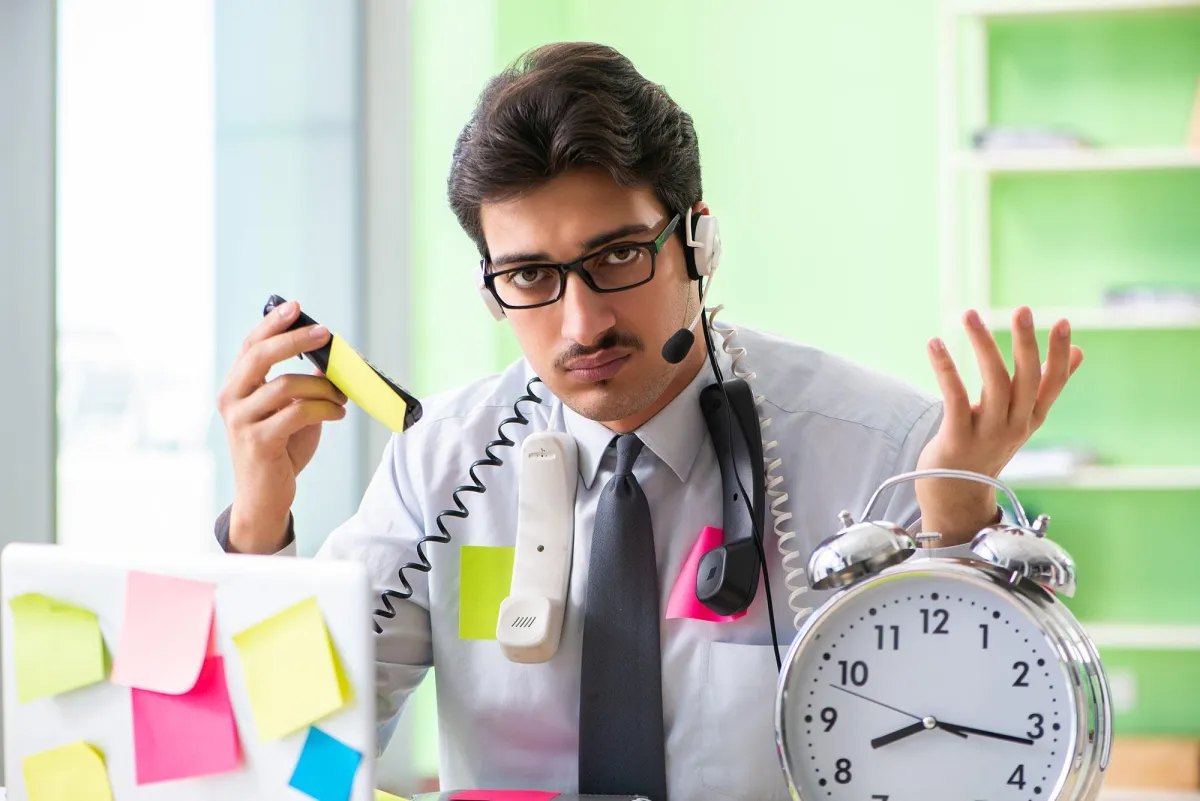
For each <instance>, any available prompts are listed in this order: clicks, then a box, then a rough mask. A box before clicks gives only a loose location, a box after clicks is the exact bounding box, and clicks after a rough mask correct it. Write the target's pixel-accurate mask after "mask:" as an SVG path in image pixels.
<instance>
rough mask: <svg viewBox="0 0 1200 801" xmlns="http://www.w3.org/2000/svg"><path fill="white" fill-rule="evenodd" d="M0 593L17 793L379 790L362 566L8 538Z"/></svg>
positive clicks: (9, 767) (133, 797) (7, 745)
mask: <svg viewBox="0 0 1200 801" xmlns="http://www.w3.org/2000/svg"><path fill="white" fill-rule="evenodd" d="M0 594H2V595H3V601H4V603H3V613H2V623H0V632H2V635H3V638H2V648H3V673H2V676H3V699H4V714H3V747H4V769H5V776H4V782H2V784H4V785H5V786H6V787H7V798H8V801H26V799H28V798H29V794H30V791H31V787H30V785H31V784H32V785H33V789H35V790H36V789H37V788H38V787H46V786H48V785H49V784H53V783H55V782H57V781H61V780H63V777H65V776H69V775H70V776H75V777H76V778H75V779H73V781H77V782H80V783H82V784H81V785H80V787H79V788H75V789H72V791H71V792H72V793H73V794H74V795H73V797H77V798H92V797H95V796H93V795H90V794H88V793H91V792H92V791H93V789H94V787H95V786H96V785H97V784H98V783H99V782H102V781H103V782H107V783H108V785H109V790H110V792H111V797H112V798H115V799H120V801H202V800H203V801H207V800H208V799H216V798H220V799H226V798H229V799H234V798H247V799H248V798H253V799H264V800H265V801H273V800H275V799H278V801H285V799H286V800H287V801H295V799H297V798H303V797H305V795H304V792H307V793H308V794H309V795H312V796H317V794H318V792H324V793H327V794H328V793H329V792H331V788H332V792H334V793H335V794H336V785H337V784H339V783H340V784H341V785H342V786H343V788H350V794H349V796H348V797H349V798H350V799H351V801H372V799H373V797H374V792H373V789H372V787H373V782H374V773H375V749H376V727H375V693H374V671H375V665H374V642H373V640H372V637H373V636H374V634H373V631H372V626H371V606H370V604H371V595H370V585H369V582H368V579H367V575H366V571H365V568H364V567H363V566H362V565H360V564H358V563H355V562H348V561H334V560H313V559H299V558H291V557H282V556H251V555H234V554H199V555H198V554H181V555H164V554H161V553H154V554H139V553H108V552H97V551H94V550H91V549H77V548H71V547H64V546H59V545H44V544H32V543H14V544H11V545H8V546H7V547H5V548H4V550H3V553H2V554H0ZM127 601H128V602H129V603H127ZM206 632H207V633H206ZM201 640H203V642H201ZM201 649H202V652H201ZM56 777H57V778H56ZM84 785H86V786H84ZM302 789H303V790H304V792H298V790H302ZM98 797H105V796H103V795H101V796H98ZM343 797H345V796H343Z"/></svg>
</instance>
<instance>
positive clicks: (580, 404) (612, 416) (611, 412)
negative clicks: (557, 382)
mask: <svg viewBox="0 0 1200 801" xmlns="http://www.w3.org/2000/svg"><path fill="white" fill-rule="evenodd" d="M623 384H625V382H623V381H619V380H617V379H608V380H606V381H595V382H589V383H588V384H586V385H584V386H572V387H569V388H566V389H565V390H564V391H563V392H562V393H561V394H560V393H558V392H556V393H555V394H556V395H558V397H559V399H560V400H561V401H562V402H563V403H564V404H566V405H567V406H568V407H570V409H571V410H572V411H574V412H575V413H576V414H578V415H580V416H581V417H586V418H587V419H589V420H595V421H596V422H598V423H607V422H612V421H614V420H623V419H625V418H626V417H631V416H632V415H635V414H637V413H638V412H641V411H642V410H643V409H645V408H646V406H647V403H646V402H645V400H644V399H642V398H639V397H638V395H639V394H640V393H634V392H630V391H629V389H628V388H626V387H624V386H622V385H623ZM552 389H553V388H552Z"/></svg>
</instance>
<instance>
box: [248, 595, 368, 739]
mask: <svg viewBox="0 0 1200 801" xmlns="http://www.w3.org/2000/svg"><path fill="white" fill-rule="evenodd" d="M233 644H234V645H235V646H236V647H237V650H238V655H239V656H240V657H241V661H242V672H243V674H244V676H245V682H246V691H247V693H248V694H249V695H250V707H251V709H252V710H253V711H254V725H255V728H256V729H257V731H258V739H259V740H261V741H263V742H266V741H268V740H274V739H278V738H279V737H283V736H285V735H288V734H291V733H293V732H296V731H299V730H300V729H303V728H304V727H305V726H308V725H310V724H312V723H315V722H317V721H318V720H320V719H321V718H323V717H325V716H327V715H329V714H331V713H333V712H336V711H337V710H339V709H341V708H342V707H343V706H345V705H346V704H347V703H349V701H350V698H351V694H352V693H351V688H350V682H349V679H348V678H347V676H346V673H345V670H344V669H343V668H342V663H341V660H340V659H338V656H337V651H336V649H335V648H334V647H333V640H332V639H331V638H330V636H329V630H328V629H326V628H325V618H324V617H322V616H321V607H320V606H318V605H317V599H316V598H309V599H308V600H306V601H301V602H300V603H298V604H296V605H295V606H292V607H289V608H288V609H285V610H283V611H282V612H280V613H279V614H277V615H274V616H273V617H270V618H268V619H266V620H264V621H263V622H261V623H258V624H256V625H254V626H252V627H250V628H248V629H246V630H245V631H242V632H239V633H238V634H235V635H234V636H233Z"/></svg>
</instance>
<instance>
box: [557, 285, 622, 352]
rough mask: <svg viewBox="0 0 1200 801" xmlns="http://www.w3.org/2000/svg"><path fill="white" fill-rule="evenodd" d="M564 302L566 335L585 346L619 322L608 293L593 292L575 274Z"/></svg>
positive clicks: (563, 330)
mask: <svg viewBox="0 0 1200 801" xmlns="http://www.w3.org/2000/svg"><path fill="white" fill-rule="evenodd" d="M559 303H561V304H562V306H563V308H562V335H563V337H564V338H565V339H570V340H572V341H574V342H578V343H579V344H580V345H583V346H584V347H588V346H590V345H593V344H595V343H596V340H598V339H599V338H600V336H601V335H602V334H603V333H604V332H605V331H608V330H609V329H610V328H612V327H613V325H615V324H616V316H615V315H614V314H613V313H612V309H611V308H610V307H609V304H608V302H607V301H606V300H605V296H604V295H601V294H598V293H596V292H593V291H592V288H591V287H589V286H588V285H587V284H586V283H584V280H583V279H582V278H580V277H579V276H578V275H576V274H575V273H569V274H568V275H567V286H566V289H565V292H564V293H563V297H562V299H561V300H559Z"/></svg>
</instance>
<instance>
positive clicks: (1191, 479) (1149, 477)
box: [1000, 466, 1200, 490]
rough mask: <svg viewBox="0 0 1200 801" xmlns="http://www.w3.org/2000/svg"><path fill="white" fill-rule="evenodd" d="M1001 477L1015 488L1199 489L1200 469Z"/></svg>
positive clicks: (1104, 468) (1133, 468)
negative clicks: (1042, 476) (1043, 476)
mask: <svg viewBox="0 0 1200 801" xmlns="http://www.w3.org/2000/svg"><path fill="white" fill-rule="evenodd" d="M1000 478H1001V479H1002V480H1003V481H1004V482H1005V483H1006V484H1008V485H1010V486H1011V487H1013V488H1014V489H1036V488H1055V489H1058V488H1062V489H1092V490H1163V489H1168V490H1191V489H1194V490H1200V467H1183V466H1180V467H1175V466H1168V467H1142V466H1129V467H1107V466H1088V467H1081V468H1079V469H1078V470H1076V471H1074V472H1072V473H1070V474H1068V475H1065V476H1048V477H1045V478H1040V477H1038V478H1034V477H1027V478H1026V477H1019V476H1018V477H1012V478H1009V477H1005V476H1004V475H1003V474H1001V476H1000Z"/></svg>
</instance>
